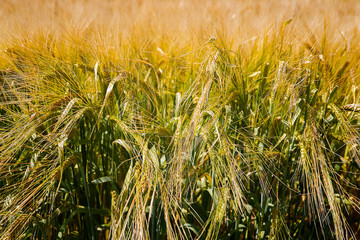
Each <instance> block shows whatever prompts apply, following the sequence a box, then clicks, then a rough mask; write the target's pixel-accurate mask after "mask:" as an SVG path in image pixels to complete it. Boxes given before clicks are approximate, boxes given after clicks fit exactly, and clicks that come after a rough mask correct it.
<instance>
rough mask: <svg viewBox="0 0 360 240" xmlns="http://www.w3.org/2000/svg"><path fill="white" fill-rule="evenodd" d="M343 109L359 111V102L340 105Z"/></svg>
mask: <svg viewBox="0 0 360 240" xmlns="http://www.w3.org/2000/svg"><path fill="white" fill-rule="evenodd" d="M342 109H344V110H348V111H354V112H360V104H347V105H345V106H343V107H342Z"/></svg>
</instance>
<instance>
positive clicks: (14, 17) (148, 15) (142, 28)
mask: <svg viewBox="0 0 360 240" xmlns="http://www.w3.org/2000/svg"><path fill="white" fill-rule="evenodd" d="M359 12H360V2H359V1H356V0H344V1H336V0H329V1H327V0H313V1H310V0H303V1H295V0H289V1H286V0H278V1H275V0H274V1H265V0H257V1H241V0H240V1H235V0H229V1H212V0H209V1H204V0H199V1H187V0H182V1H165V0H154V1H140V0H134V1H115V0H104V1H96V0H78V1H72V0H63V1H55V0H54V1H42V0H34V1H27V0H12V1H10V0H4V1H2V3H1V8H0V20H1V23H0V26H1V30H0V31H1V39H4V38H6V37H9V36H14V35H15V36H18V35H21V34H30V35H32V34H35V33H36V32H38V31H39V30H40V31H44V32H49V33H53V34H63V33H68V32H69V31H70V32H71V31H75V32H78V33H79V34H80V35H82V34H85V35H82V36H83V37H86V38H87V37H89V36H91V37H94V38H100V39H102V40H108V41H111V42H113V44H114V45H115V44H117V43H118V42H117V41H120V39H118V40H116V38H117V37H119V36H133V35H135V36H137V37H139V38H141V39H151V40H153V41H154V40H156V41H161V39H163V38H164V37H171V38H175V39H177V40H179V41H188V40H197V41H201V42H202V41H204V39H206V38H208V36H212V35H216V34H222V35H223V36H224V37H227V38H228V39H229V40H234V41H237V42H240V43H241V42H242V41H246V40H248V39H250V38H252V37H261V36H263V35H264V34H266V33H269V31H270V32H271V30H273V29H274V28H276V27H279V26H280V25H281V24H282V23H283V22H284V21H286V20H288V19H290V18H293V19H294V24H292V26H290V27H289V28H290V29H291V34H290V35H291V38H293V39H296V40H298V41H303V40H304V37H306V36H308V35H309V32H307V30H306V27H309V28H310V29H311V30H312V31H313V32H322V31H323V29H324V25H325V26H326V27H327V30H328V31H329V33H332V34H333V35H334V36H335V37H336V38H339V36H340V33H343V34H344V35H345V36H346V37H347V38H351V36H353V33H354V31H358V30H359V29H358V28H359V22H360V16H359ZM94 30H96V31H94ZM99 34H101V36H99Z"/></svg>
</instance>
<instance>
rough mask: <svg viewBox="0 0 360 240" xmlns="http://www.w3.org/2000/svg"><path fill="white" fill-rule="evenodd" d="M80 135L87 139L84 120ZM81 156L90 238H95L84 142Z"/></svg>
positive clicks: (81, 123) (92, 239) (81, 124)
mask: <svg viewBox="0 0 360 240" xmlns="http://www.w3.org/2000/svg"><path fill="white" fill-rule="evenodd" d="M80 137H81V140H82V141H85V127H84V121H81V122H80ZM81 156H82V160H83V166H82V168H80V171H81V177H82V180H83V185H84V190H85V195H86V201H87V210H88V215H89V225H90V234H91V236H90V239H91V240H95V232H94V223H93V218H92V212H91V208H90V191H89V184H88V182H87V181H86V166H87V158H86V146H85V144H84V143H82V144H81Z"/></svg>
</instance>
